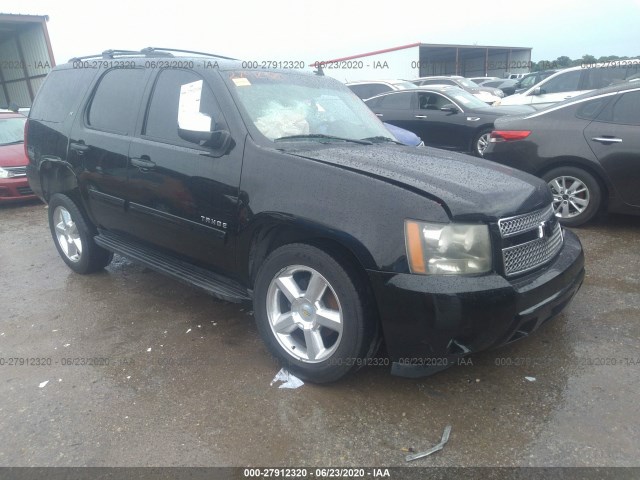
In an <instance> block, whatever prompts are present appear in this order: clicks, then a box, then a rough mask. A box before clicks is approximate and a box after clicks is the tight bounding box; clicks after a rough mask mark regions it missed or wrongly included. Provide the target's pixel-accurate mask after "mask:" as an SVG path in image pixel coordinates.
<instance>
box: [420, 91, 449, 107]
mask: <svg viewBox="0 0 640 480" xmlns="http://www.w3.org/2000/svg"><path fill="white" fill-rule="evenodd" d="M418 98H419V105H420V108H421V109H422V110H440V108H442V107H443V106H445V105H446V104H451V100H449V99H448V98H446V97H443V96H442V95H438V94H437V93H419V94H418Z"/></svg>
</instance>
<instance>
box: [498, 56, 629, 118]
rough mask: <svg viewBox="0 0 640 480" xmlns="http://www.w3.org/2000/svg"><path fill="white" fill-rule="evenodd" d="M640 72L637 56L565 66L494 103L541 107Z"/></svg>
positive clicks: (622, 80) (625, 78)
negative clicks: (527, 87)
mask: <svg viewBox="0 0 640 480" xmlns="http://www.w3.org/2000/svg"><path fill="white" fill-rule="evenodd" d="M638 72H640V60H638V59H636V60H613V61H611V62H606V63H593V64H586V65H582V66H579V67H571V68H565V69H563V70H559V71H558V72H556V73H554V74H553V75H551V76H549V77H547V78H545V79H544V80H542V81H541V82H540V83H538V84H536V85H534V86H532V87H531V88H529V89H528V90H525V91H524V92H521V93H517V94H515V95H511V96H509V97H506V98H503V99H501V100H500V101H499V102H497V103H496V104H497V105H531V106H532V107H534V108H536V109H542V108H545V107H548V106H549V105H553V104H554V103H557V102H561V101H562V100H566V99H567V98H571V97H575V96H576V95H581V94H583V93H587V92H590V91H591V90H597V89H599V88H604V87H607V86H609V85H613V84H615V83H619V82H624V81H626V80H627V79H629V78H631V77H632V76H634V75H637V74H638Z"/></svg>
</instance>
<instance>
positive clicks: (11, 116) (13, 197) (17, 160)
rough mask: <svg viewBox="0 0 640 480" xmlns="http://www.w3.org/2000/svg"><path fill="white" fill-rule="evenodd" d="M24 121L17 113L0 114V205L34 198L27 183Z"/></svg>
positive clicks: (25, 119) (23, 117)
mask: <svg viewBox="0 0 640 480" xmlns="http://www.w3.org/2000/svg"><path fill="white" fill-rule="evenodd" d="M26 121H27V118H26V117H25V116H24V115H21V114H19V113H13V112H8V111H6V112H0V204H2V203H8V202H15V201H20V200H28V199H33V198H36V196H35V195H34V194H33V191H32V190H31V188H30V187H29V182H27V163H29V162H28V160H27V156H26V155H25V153H24V124H25V122H26Z"/></svg>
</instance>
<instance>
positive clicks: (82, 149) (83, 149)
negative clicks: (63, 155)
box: [69, 140, 89, 155]
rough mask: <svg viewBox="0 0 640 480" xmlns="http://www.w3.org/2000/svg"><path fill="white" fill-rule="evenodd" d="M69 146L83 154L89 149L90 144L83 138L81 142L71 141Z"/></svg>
mask: <svg viewBox="0 0 640 480" xmlns="http://www.w3.org/2000/svg"><path fill="white" fill-rule="evenodd" d="M69 148H70V149H71V150H73V151H75V152H78V155H83V154H84V152H86V151H87V150H89V145H87V144H85V143H84V142H83V141H82V140H81V141H79V142H71V143H70V144H69Z"/></svg>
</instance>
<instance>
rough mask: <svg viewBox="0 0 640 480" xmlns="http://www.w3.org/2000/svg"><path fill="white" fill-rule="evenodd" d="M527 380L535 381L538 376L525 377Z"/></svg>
mask: <svg viewBox="0 0 640 480" xmlns="http://www.w3.org/2000/svg"><path fill="white" fill-rule="evenodd" d="M524 378H525V380H528V381H530V382H535V381H536V377H524Z"/></svg>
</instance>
